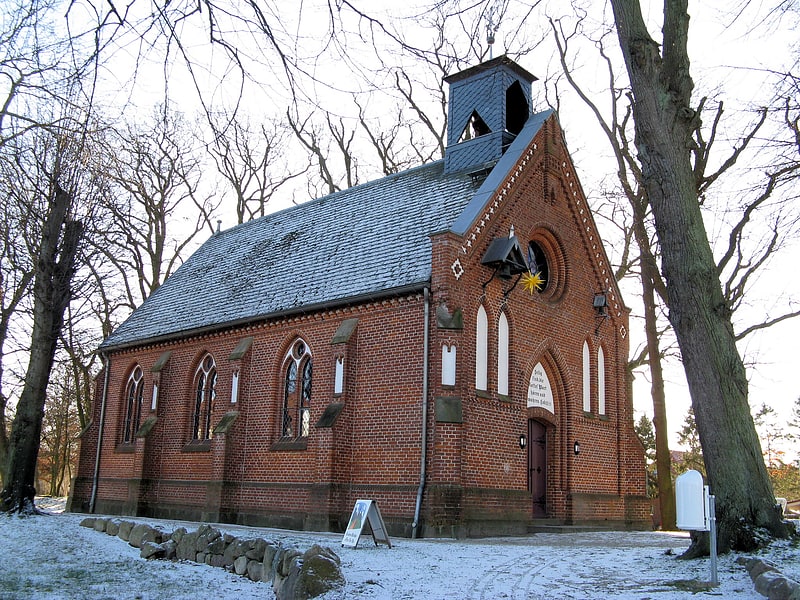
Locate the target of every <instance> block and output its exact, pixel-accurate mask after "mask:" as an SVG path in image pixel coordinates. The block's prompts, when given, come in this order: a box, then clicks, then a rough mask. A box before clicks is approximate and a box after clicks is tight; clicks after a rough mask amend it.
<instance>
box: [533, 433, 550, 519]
mask: <svg viewBox="0 0 800 600" xmlns="http://www.w3.org/2000/svg"><path fill="white" fill-rule="evenodd" d="M528 491H529V492H530V493H531V498H532V499H533V518H534V519H536V518H542V517H546V516H547V429H546V428H545V426H544V425H543V424H542V423H540V422H539V421H536V420H534V419H528Z"/></svg>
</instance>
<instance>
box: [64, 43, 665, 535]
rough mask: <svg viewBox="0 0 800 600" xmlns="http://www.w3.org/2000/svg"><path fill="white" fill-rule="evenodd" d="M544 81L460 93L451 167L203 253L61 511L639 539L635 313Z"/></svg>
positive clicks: (360, 190) (109, 396) (147, 344)
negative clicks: (369, 522) (613, 530)
mask: <svg viewBox="0 0 800 600" xmlns="http://www.w3.org/2000/svg"><path fill="white" fill-rule="evenodd" d="M535 80H536V78H535V77H534V76H533V75H531V74H530V73H529V72H527V71H526V70H525V69H523V68H522V67H521V66H519V65H518V64H517V63H515V62H514V61H512V60H510V59H509V58H507V57H505V56H501V57H498V58H495V59H493V60H490V61H488V62H485V63H482V64H480V65H477V66H475V67H472V68H469V69H467V70H465V71H462V72H459V73H456V74H454V75H451V76H449V77H447V78H446V81H447V83H448V84H449V86H450V89H449V108H448V111H449V116H448V127H449V131H448V136H447V142H448V143H447V150H446V155H445V157H444V159H443V160H439V161H436V162H431V163H428V164H425V165H422V166H419V167H416V168H413V169H409V170H407V171H404V172H401V173H397V174H394V175H389V176H387V177H384V178H382V179H379V180H377V181H372V182H370V183H365V184H363V185H358V186H355V187H352V188H350V189H347V190H344V191H341V192H337V193H335V194H331V195H329V196H325V197H323V198H319V199H317V200H313V201H309V202H307V203H304V204H301V205H298V206H295V207H292V208H289V209H287V210H283V211H281V212H276V213H274V214H270V215H267V216H265V217H262V218H260V219H256V220H253V221H249V222H247V223H243V224H241V225H238V226H235V227H232V228H230V229H227V230H223V231H218V232H217V233H215V234H214V235H212V236H211V237H210V238H209V239H208V241H206V242H205V243H204V244H203V245H202V246H201V247H200V248H199V249H198V250H197V251H196V252H195V253H194V254H193V255H192V256H191V257H190V258H189V259H188V260H187V261H186V262H185V263H184V264H183V265H182V266H181V267H180V268H179V269H178V270H177V271H176V272H175V273H174V274H173V275H172V276H171V277H169V278H168V279H167V280H166V282H165V283H164V284H163V285H162V286H161V287H160V288H159V289H158V290H157V291H156V292H155V293H153V294H152V296H150V297H149V298H148V299H147V300H146V301H145V302H144V303H143V304H142V305H141V306H140V307H139V308H138V309H136V310H135V311H134V312H133V314H132V315H131V316H130V317H129V318H128V319H127V320H126V321H125V322H124V323H122V324H121V325H120V326H119V327H118V328H117V329H116V330H115V331H114V332H113V333H112V334H111V335H110V336H109V337H108V338H107V339H106V340H105V341H104V342H103V344H102V345H101V346H100V349H99V352H100V353H101V354H102V357H103V359H104V368H103V370H102V372H101V373H100V375H99V376H98V378H97V386H96V393H95V401H94V406H93V412H92V421H91V424H90V425H89V426H88V427H87V428H86V430H85V431H84V432H83V434H82V437H81V455H80V463H79V467H78V473H77V477H76V478H75V480H74V481H73V485H72V491H71V495H70V500H69V506H68V508H69V510H72V511H76V512H96V513H103V514H120V515H131V516H148V517H162V518H179V519H193V520H203V521H210V522H226V523H240V524H246V525H264V526H274V527H284V528H294V529H305V530H316V531H343V530H344V527H345V526H346V524H347V521H348V518H349V516H350V512H351V511H352V509H353V506H354V504H355V502H356V500H357V499H370V500H374V501H375V502H376V503H377V504H378V506H379V508H380V512H381V515H382V516H383V519H384V521H385V523H386V527H387V530H388V533H389V534H391V535H394V536H415V537H416V536H419V537H425V536H456V537H465V536H480V535H492V534H517V533H525V532H526V531H530V530H532V529H531V528H533V527H535V526H537V525H565V524H566V525H580V524H587V525H589V524H591V525H598V524H601V525H607V526H615V527H627V528H644V527H647V526H648V524H649V523H650V503H649V501H648V499H647V497H646V493H645V470H644V457H643V448H642V445H641V443H640V442H639V440H638V438H637V437H636V435H635V432H634V428H633V424H634V423H633V409H632V402H631V392H630V381H629V378H628V374H627V370H626V363H627V359H628V333H629V324H628V318H629V309H628V308H626V306H625V305H624V303H623V300H622V298H621V296H620V292H619V289H618V287H617V284H616V282H615V280H614V276H613V272H612V267H611V265H610V264H609V262H608V257H607V255H606V252H605V250H604V248H603V243H602V242H601V240H600V236H599V234H598V231H597V228H596V226H595V222H594V220H593V217H592V214H591V212H590V210H589V206H588V205H587V202H586V197H585V194H584V192H583V189H582V188H581V185H580V183H579V181H578V178H577V176H576V172H575V168H574V165H573V164H572V161H571V159H570V156H569V154H568V152H567V149H566V146H565V142H564V135H563V132H562V130H561V128H560V126H559V122H558V118H557V115H556V114H555V113H554V112H553V111H552V110H546V111H544V112H537V113H534V111H533V110H532V96H531V86H532V84H533V82H534V81H535Z"/></svg>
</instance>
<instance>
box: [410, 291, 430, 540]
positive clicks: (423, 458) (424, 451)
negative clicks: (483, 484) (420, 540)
mask: <svg viewBox="0 0 800 600" xmlns="http://www.w3.org/2000/svg"><path fill="white" fill-rule="evenodd" d="M424 294H425V307H424V309H423V314H424V323H423V333H422V340H423V341H422V442H421V444H422V447H421V448H420V465H419V488H417V504H416V507H415V508H414V522H413V523H412V524H411V537H412V538H413V539H416V537H417V527H418V526H419V513H420V509H421V508H422V493H423V492H424V491H425V463H426V462H427V457H428V355H429V354H430V343H431V339H430V337H431V333H430V314H431V300H430V288H428V287H426V288H425V289H424Z"/></svg>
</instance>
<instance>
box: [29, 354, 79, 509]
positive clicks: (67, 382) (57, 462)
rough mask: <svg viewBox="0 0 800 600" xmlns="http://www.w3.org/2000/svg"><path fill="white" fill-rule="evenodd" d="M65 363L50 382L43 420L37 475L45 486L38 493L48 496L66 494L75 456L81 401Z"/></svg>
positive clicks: (76, 454) (76, 456)
mask: <svg viewBox="0 0 800 600" xmlns="http://www.w3.org/2000/svg"><path fill="white" fill-rule="evenodd" d="M64 367H65V368H62V369H60V370H59V371H60V372H59V374H58V376H57V377H56V378H55V381H54V382H53V384H54V385H51V386H50V392H49V393H48V398H47V402H46V403H45V409H44V418H43V420H42V437H41V448H40V451H39V461H38V475H39V477H38V479H39V481H40V482H41V483H43V484H44V485H46V486H47V487H46V488H43V489H42V490H41V493H43V494H47V495H49V496H66V495H67V493H68V492H69V483H70V480H71V478H72V473H73V465H74V464H75V461H76V460H77V458H78V452H77V450H78V434H80V431H81V427H80V423H79V421H78V411H77V407H78V406H80V404H81V403H80V401H79V400H78V398H77V396H78V393H79V390H78V388H77V386H76V383H77V382H76V381H74V380H73V379H72V375H71V373H70V369H69V365H64Z"/></svg>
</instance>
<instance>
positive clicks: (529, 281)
mask: <svg viewBox="0 0 800 600" xmlns="http://www.w3.org/2000/svg"><path fill="white" fill-rule="evenodd" d="M543 286H544V277H542V272H541V271H536V273H531V272H530V271H528V272H527V273H523V274H522V289H524V290H527V291H528V292H530V293H531V295H533V293H534V292H539V291H541V289H542V287H543Z"/></svg>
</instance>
